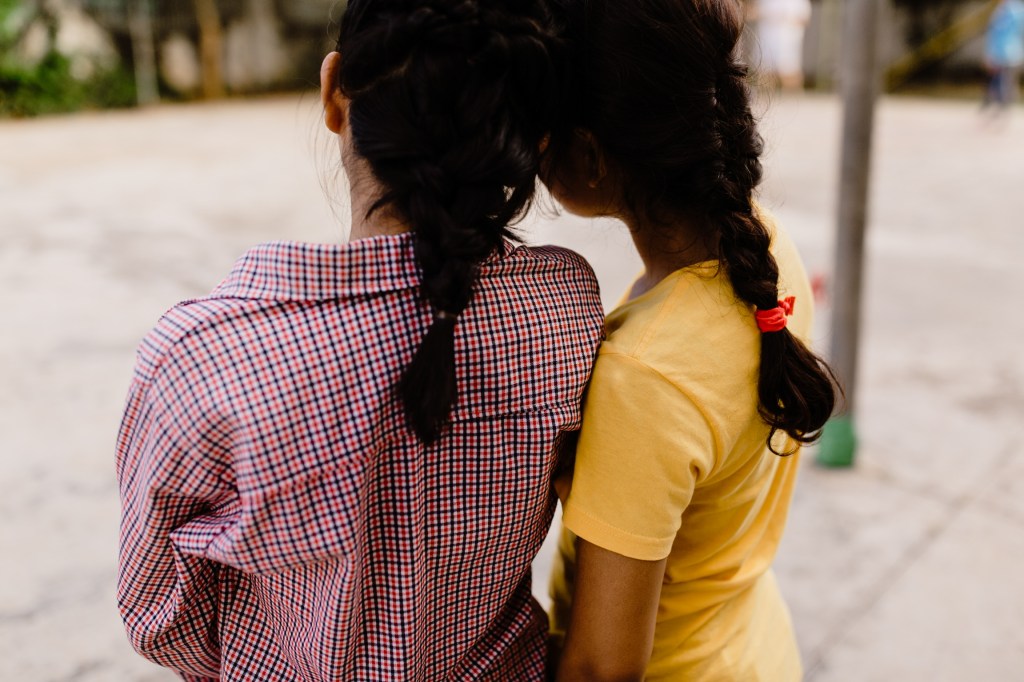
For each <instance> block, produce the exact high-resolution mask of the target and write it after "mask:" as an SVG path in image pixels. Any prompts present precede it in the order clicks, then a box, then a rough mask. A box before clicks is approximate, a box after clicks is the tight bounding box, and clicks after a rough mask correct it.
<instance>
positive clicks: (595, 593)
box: [557, 538, 666, 682]
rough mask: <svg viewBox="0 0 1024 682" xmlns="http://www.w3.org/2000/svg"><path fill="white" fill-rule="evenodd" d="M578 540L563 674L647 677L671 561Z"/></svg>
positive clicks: (596, 678) (567, 678)
mask: <svg viewBox="0 0 1024 682" xmlns="http://www.w3.org/2000/svg"><path fill="white" fill-rule="evenodd" d="M576 542H577V545H576V583H575V595H574V598H573V605H572V614H571V616H570V619H569V630H568V633H567V635H566V640H565V647H564V649H563V652H562V657H561V662H560V665H559V670H558V678H557V679H558V681H559V682H575V681H576V680H587V681H589V682H612V681H614V682H619V681H623V682H625V681H627V680H642V679H643V678H644V672H645V671H646V669H647V663H648V661H649V660H650V656H651V648H652V646H653V643H654V625H655V620H656V617H657V613H658V600H659V598H660V597H661V585H662V581H663V579H664V575H665V562H666V560H665V559H662V560H660V561H640V560H638V559H630V558H628V557H625V556H622V555H620V554H616V553H615V552H611V551H608V550H606V549H602V548H600V547H598V546H597V545H594V544H591V543H589V542H587V541H586V540H583V539H582V538H580V539H578V540H577V541H576Z"/></svg>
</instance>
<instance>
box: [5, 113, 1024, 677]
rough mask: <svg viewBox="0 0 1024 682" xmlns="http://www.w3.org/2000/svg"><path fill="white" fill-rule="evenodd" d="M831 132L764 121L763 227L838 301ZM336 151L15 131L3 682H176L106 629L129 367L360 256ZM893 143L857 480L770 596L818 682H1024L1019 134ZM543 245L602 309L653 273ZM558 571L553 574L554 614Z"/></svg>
mask: <svg viewBox="0 0 1024 682" xmlns="http://www.w3.org/2000/svg"><path fill="white" fill-rule="evenodd" d="M839 121H840V111H839V106H838V104H837V102H836V101H835V100H834V99H832V98H820V97H812V96H807V97H780V98H778V99H776V100H775V101H773V102H771V103H770V105H768V106H767V107H766V114H765V121H764V130H765V132H766V136H767V139H768V147H769V149H768V155H767V167H768V179H767V182H766V185H765V188H764V194H763V203H764V204H765V205H766V206H767V207H768V208H770V209H771V210H773V211H774V212H775V213H776V214H777V216H778V217H779V218H780V220H781V222H782V223H783V224H784V225H786V226H787V228H788V229H789V230H790V232H791V233H792V234H793V236H794V238H795V239H796V241H797V243H798V244H799V246H800V248H801V250H802V252H803V254H804V256H805V259H806V261H807V264H808V267H809V269H810V270H811V271H812V272H814V273H821V274H824V275H826V276H827V274H828V271H829V269H830V264H831V260H832V253H831V250H832V242H833V230H834V227H833V220H832V216H833V213H834V206H835V188H836V186H837V179H836V176H837V168H838V159H837V150H838V135H839V132H838V131H839ZM319 131H320V125H319V120H318V112H317V110H316V101H315V98H313V97H305V98H284V99H271V100H265V101H256V102H252V101H250V102H233V103H225V104H218V105H195V106H164V107H159V108H155V109H151V110H148V111H143V112H126V113H110V114H89V115H80V116H72V117H57V118H48V119H45V120H39V121H11V122H2V123H0V680H12V681H13V680H26V681H32V682H36V681H39V682H43V681H47V682H48V681H54V682H56V681H71V680H75V681H80V682H96V681H100V680H110V681H115V682H116V681H138V682H158V681H160V680H168V679H173V676H171V675H169V674H168V673H166V672H164V671H162V670H160V669H158V668H155V667H153V666H151V665H149V664H148V663H146V662H145V661H142V660H141V659H139V658H138V657H136V656H135V655H134V653H133V652H132V651H131V649H130V647H129V646H128V644H127V642H126V640H125V638H124V635H123V633H122V631H121V626H120V622H119V619H118V615H117V612H116V608H115V605H114V575H115V565H114V562H115V553H116V546H117V517H118V500H117V489H116V485H115V482H114V475H113V440H114V435H115V433H116V430H117V426H118V422H119V418H120V410H121V406H122V401H123V397H124V392H125V390H126V388H127V385H128V379H129V375H130V372H131V367H132V362H133V353H134V348H135V345H136V344H137V343H138V341H139V339H140V338H141V336H142V335H143V334H144V333H145V331H146V330H147V329H148V328H149V327H151V326H152V325H153V323H154V322H155V321H156V319H157V318H158V317H159V315H160V314H161V313H162V312H163V310H165V309H166V308H168V307H170V306H171V305H173V304H174V303H175V302H176V301H178V300H181V299H185V298H189V297H192V296H195V295H200V294H202V293H204V292H206V291H208V290H209V289H210V288H212V287H213V285H215V284H216V283H217V282H218V281H219V279H220V278H221V277H223V275H224V274H226V273H227V271H228V270H229V268H230V267H231V264H232V262H233V261H234V259H235V258H236V257H237V256H238V255H239V254H240V253H241V252H242V251H243V250H245V248H246V247H248V246H249V245H251V244H253V243H255V242H259V241H264V240H269V239H299V240H311V241H338V240H341V239H343V238H344V233H345V229H344V223H345V220H343V219H339V218H337V217H336V216H343V217H344V216H345V215H346V214H347V210H346V207H345V203H344V198H343V197H344V189H343V187H342V184H343V183H342V182H341V179H340V178H339V177H338V174H337V173H336V167H335V166H336V162H335V153H334V150H333V149H332V147H331V141H330V139H329V138H328V136H327V135H326V134H324V133H321V132H319ZM877 142H878V144H877V147H878V154H877V156H876V160H875V175H874V189H873V197H874V206H873V209H872V211H871V216H872V220H871V223H872V224H871V232H870V236H869V269H868V272H867V289H866V295H865V327H864V331H865V336H864V340H863V360H862V373H861V376H860V378H859V379H860V393H859V403H858V405H857V412H858V424H859V431H860V437H861V443H862V447H861V452H860V457H859V460H858V463H857V466H856V467H855V468H854V469H852V470H848V471H829V470H823V469H821V468H819V467H817V466H816V465H814V463H813V457H812V456H805V461H804V466H803V471H802V479H801V482H800V486H799V489H798V492H797V496H796V499H795V503H794V506H793V510H792V514H791V523H790V528H789V530H788V533H787V536H786V539H785V541H784V544H783V547H782V550H781V552H780V556H779V558H778V562H777V573H778V575H779V579H780V582H781V584H782V586H783V590H784V592H785V594H786V596H787V598H788V600H789V602H790V604H791V606H792V611H793V617H794V621H795V623H796V628H797V631H798V634H799V639H800V643H801V647H802V650H803V655H804V659H805V664H806V667H807V672H808V674H807V679H809V680H814V681H817V682H838V681H851V682H853V681H856V682H871V681H876V680H877V681H882V680H886V681H888V680H900V681H901V682H916V681H921V682H925V681H927V682H943V681H948V682H954V681H955V682H960V681H963V680H973V679H977V680H985V681H986V682H989V681H996V682H998V681H1007V682H1009V681H1010V680H1020V679H1021V670H1024V580H1022V578H1021V576H1022V575H1024V458H1022V457H1021V454H1022V452H1021V450H1022V446H1021V442H1022V439H1021V437H1022V435H1024V354H1022V352H1021V350H1022V347H1021V338H1022V333H1024V315H1021V313H1020V300H1021V296H1022V295H1024V269H1022V268H1021V267H1020V261H1021V259H1022V257H1024V184H1022V183H1024V112H1022V111H1017V112H1016V113H1015V114H1014V117H1013V119H1012V120H1010V121H1008V122H1007V123H1006V125H1004V126H1000V127H995V126H991V125H985V124H983V122H982V121H981V120H980V119H979V117H978V115H977V112H976V110H975V107H973V106H972V105H969V104H966V103H944V102H939V101H928V100H916V99H900V100H886V101H885V102H883V104H882V106H881V111H880V116H879V130H878V140H877ZM322 185H323V186H326V187H328V188H329V191H328V192H327V193H326V194H325V192H324V191H323V190H322V188H321V186H322ZM332 203H333V205H334V206H333V209H332ZM524 230H525V231H526V234H527V235H528V238H529V239H530V240H531V241H534V242H556V243H560V244H564V245H567V246H570V247H572V248H575V249H577V250H579V251H580V252H581V253H583V254H584V255H585V256H587V257H588V258H589V259H590V260H591V262H592V263H593V264H594V267H595V269H596V270H597V272H598V275H599V277H600V279H601V282H602V287H603V291H604V298H605V302H606V304H607V305H609V306H611V305H613V304H614V301H615V300H617V298H618V297H619V295H620V294H621V292H622V290H623V289H624V287H625V286H626V284H627V283H628V281H629V280H630V278H631V277H632V276H633V275H634V274H636V272H638V269H639V265H638V262H637V260H636V258H635V256H634V255H632V253H631V251H630V245H629V241H628V235H626V234H625V232H624V231H623V229H622V228H621V227H619V226H617V225H616V224H614V223H611V222H607V221H605V222H601V221H598V222H592V221H584V220H579V219H575V218H571V217H567V216H562V217H552V216H547V217H544V216H540V217H535V218H534V219H531V220H530V221H528V223H527V225H525V226H524ZM821 313H822V314H821V315H820V316H819V320H818V329H819V331H818V334H817V336H818V340H819V341H820V342H821V343H822V344H826V342H827V338H826V337H827V328H828V327H827V322H828V307H827V302H826V303H825V305H823V307H822V309H821ZM823 347H827V345H823ZM808 454H811V453H808ZM549 565H550V547H548V548H547V549H546V550H545V552H544V553H543V554H542V555H541V557H539V558H538V562H537V574H538V581H537V582H538V585H537V590H536V591H537V593H538V595H539V596H540V598H541V599H544V577H543V575H544V573H545V572H546V571H547V569H548V566H549Z"/></svg>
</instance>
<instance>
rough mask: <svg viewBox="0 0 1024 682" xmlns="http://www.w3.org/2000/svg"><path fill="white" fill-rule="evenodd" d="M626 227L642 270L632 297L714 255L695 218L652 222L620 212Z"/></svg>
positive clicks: (711, 258)
mask: <svg viewBox="0 0 1024 682" xmlns="http://www.w3.org/2000/svg"><path fill="white" fill-rule="evenodd" d="M621 219H622V220H623V221H624V222H625V223H626V225H627V226H628V227H629V232H630V235H631V236H632V237H633V244H634V245H635V246H636V250H637V253H638V254H639V255H640V260H642V261H643V264H644V272H643V274H642V275H641V276H640V278H639V279H638V280H637V281H636V283H635V284H634V285H633V289H632V290H631V291H630V293H629V298H630V299H633V298H636V297H637V296H640V295H642V294H644V293H646V292H648V291H650V290H651V289H653V288H654V287H655V286H656V285H657V284H658V283H659V282H661V281H662V280H663V279H665V278H666V277H668V276H669V275H671V274H672V273H674V272H676V271H678V270H681V269H683V268H685V267H689V266H691V265H695V264H696V263H702V262H704V261H707V260H713V259H714V258H715V253H714V251H713V250H712V249H711V248H710V247H709V246H708V244H707V243H706V241H705V240H704V239H703V238H702V236H701V233H702V232H703V231H702V230H701V229H699V227H698V225H697V224H696V222H695V221H693V220H691V219H688V218H683V217H676V218H674V219H673V220H672V221H671V222H666V223H655V222H653V221H648V220H643V219H639V218H637V217H636V216H633V215H629V216H621Z"/></svg>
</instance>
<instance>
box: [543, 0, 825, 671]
mask: <svg viewBox="0 0 1024 682" xmlns="http://www.w3.org/2000/svg"><path fill="white" fill-rule="evenodd" d="M556 5H557V6H559V8H560V10H559V11H560V13H561V14H562V15H563V16H562V21H564V23H565V25H566V27H567V29H566V30H567V41H568V45H569V52H570V53H571V55H572V57H571V59H570V63H571V78H570V80H569V82H570V83H573V84H574V90H573V92H572V93H570V94H571V97H570V98H569V100H570V101H571V102H572V103H573V105H574V107H573V108H572V109H571V110H569V111H568V115H567V120H566V121H564V123H563V125H562V126H560V128H561V129H560V131H559V132H558V133H557V134H556V135H554V136H553V139H552V146H553V148H554V152H553V163H552V165H551V167H550V168H547V169H546V171H545V176H546V177H545V181H546V182H547V184H548V185H549V187H550V188H551V189H552V191H553V193H554V194H555V195H556V196H557V197H558V198H559V199H560V200H561V202H562V203H563V204H564V205H565V206H566V207H567V208H568V209H569V210H571V211H573V212H575V213H579V214H582V215H587V216H594V215H610V216H615V217H618V218H620V219H621V220H623V221H624V222H625V223H626V225H627V226H628V227H629V229H630V232H631V234H632V237H633V241H634V243H635V245H636V248H637V251H638V252H639V255H640V256H641V258H642V260H643V263H644V266H645V270H644V273H643V274H642V275H641V276H640V278H639V279H638V280H637V281H636V282H635V284H634V285H633V287H632V289H631V291H629V292H628V294H627V296H626V297H625V299H624V301H623V303H622V304H621V305H620V306H619V307H618V308H617V309H616V310H615V311H613V312H612V313H611V314H610V315H609V316H608V318H607V321H606V333H607V339H606V341H605V342H604V343H603V344H602V346H601V349H600V353H599V355H598V359H597V362H596V366H595V368H594V374H593V377H592V379H591V382H590V386H589V388H588V393H587V398H586V401H585V406H584V418H583V428H582V431H581V434H580V440H579V444H578V447H577V450H576V460H575V465H574V471H573V473H572V476H571V478H570V477H566V478H565V479H560V480H559V481H558V484H557V485H558V488H559V494H560V496H561V497H562V498H563V506H564V518H563V524H564V527H565V529H567V530H566V531H565V532H564V533H563V535H562V538H561V543H560V557H559V561H558V562H557V563H556V567H555V575H554V578H553V582H552V594H553V597H554V599H555V605H554V609H553V612H552V623H553V633H554V634H555V636H556V637H558V636H560V635H561V634H562V633H563V632H566V636H565V641H564V649H563V653H562V657H561V665H560V668H559V670H558V679H559V680H560V681H563V682H569V681H571V680H587V681H588V682H597V681H601V680H640V679H647V680H666V681H667V680H686V681H687V682H702V681H706V682H711V681H714V682H757V681H762V682H791V681H795V680H798V679H800V676H801V666H800V658H799V653H798V651H797V647H796V643H795V639H794V636H793V630H792V627H791V624H790V618H789V614H788V611H787V608H786V606H785V603H784V602H783V600H782V598H781V596H780V593H779V590H778V588H777V587H776V583H775V579H774V577H773V575H772V572H771V570H770V567H771V563H772V560H773V557H774V555H775V551H776V549H777V547H778V544H779V540H780V537H781V535H782V531H783V527H784V525H785V520H786V513H787V509H788V507H789V503H790V498H791V495H792V491H793V483H794V479H795V477H796V473H797V465H798V459H797V457H798V456H797V452H798V450H799V448H800V446H801V445H803V444H806V443H809V442H812V441H813V440H814V439H815V438H816V437H817V435H818V434H819V433H820V430H821V428H822V427H823V425H824V424H825V422H826V420H827V419H828V418H829V416H830V415H831V413H832V410H833V406H834V402H835V398H836V395H835V394H836V390H837V389H836V388H835V385H834V383H833V377H832V374H831V371H830V370H829V368H828V367H827V366H826V365H825V363H824V362H823V361H822V360H821V359H819V358H818V357H817V356H816V355H814V354H813V353H812V352H811V351H810V350H809V349H808V346H807V339H808V334H809V332H810V328H811V314H812V309H811V306H812V298H811V290H810V287H809V285H808V281H807V277H806V275H805V272H804V270H803V267H802V265H801V262H800V258H799V256H798V255H797V252H796V250H795V248H794V246H793V244H792V243H791V242H790V240H789V239H788V238H787V236H786V235H785V233H783V232H782V231H781V230H779V229H778V228H777V227H776V226H775V225H774V223H773V222H772V221H771V219H770V218H769V217H768V215H767V214H766V213H764V212H763V211H761V210H760V209H759V208H758V206H757V205H756V204H755V203H754V200H753V195H754V191H755V189H756V187H757V186H758V183H759V182H760V180H761V163H760V160H759V157H760V155H761V151H762V143H761V138H760V137H759V134H758V132H757V128H756V125H755V121H754V118H753V116H752V115H751V110H750V103H749V100H748V93H747V88H746V84H745V76H746V69H745V67H744V66H743V65H742V64H741V63H739V62H738V61H737V57H736V45H737V41H738V39H739V37H740V32H741V28H742V26H741V18H740V9H739V3H736V2H735V1H734V0H631V1H630V2H619V1H618V0H556ZM566 629H567V630H566Z"/></svg>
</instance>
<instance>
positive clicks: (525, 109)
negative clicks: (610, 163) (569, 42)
mask: <svg viewBox="0 0 1024 682" xmlns="http://www.w3.org/2000/svg"><path fill="white" fill-rule="evenodd" d="M338 48H339V51H340V52H341V53H342V67H341V72H340V77H339V86H340V88H341V90H342V92H343V93H344V94H345V95H346V96H348V97H349V98H350V100H351V104H350V109H349V122H350V125H351V127H352V136H353V141H354V146H355V150H356V152H357V153H358V154H359V155H360V156H362V157H363V158H365V159H366V160H367V162H368V163H369V165H370V168H371V169H372V170H373V173H374V175H375V176H376V178H377V179H378V180H379V181H380V183H381V184H382V185H383V186H384V188H385V193H384V194H383V195H382V196H381V197H380V198H379V199H378V200H377V201H376V203H375V204H374V206H373V208H372V209H371V211H370V212H371V214H372V213H373V212H374V211H376V210H378V209H380V208H382V207H385V206H387V207H389V208H390V209H392V210H395V211H396V212H397V213H398V214H399V215H400V216H401V217H402V218H403V219H404V220H406V221H407V222H408V224H409V225H410V226H411V228H412V230H413V231H414V232H415V235H416V241H415V254H416V260H417V263H418V264H419V267H420V270H421V273H422V293H423V298H424V300H425V302H426V304H427V305H429V307H430V310H431V312H432V314H433V321H432V323H431V324H430V327H429V329H428V331H427V333H426V336H425V337H424V339H423V341H422V342H421V344H420V346H419V348H418V349H417V351H416V353H415V355H414V357H413V359H412V362H411V363H410V365H409V366H408V367H407V369H406V371H405V374H404V375H403V377H402V379H401V382H400V384H399V393H400V396H401V399H402V402H403V405H404V407H405V411H406V414H407V417H408V419H409V423H410V425H411V427H412V428H413V430H414V431H415V433H416V434H417V435H418V436H419V437H420V438H421V439H422V440H423V441H425V442H431V441H433V440H434V439H435V438H436V437H437V436H438V434H439V432H440V430H441V429H442V428H443V426H444V424H445V423H446V422H447V420H448V416H449V414H450V412H451V409H452V407H453V405H454V404H455V402H456V400H457V397H458V389H457V385H456V373H455V346H454V344H455V327H456V324H457V320H458V317H459V315H461V314H462V312H463V311H464V310H465V309H466V307H467V306H468V305H469V303H470V300H471V299H472V296H473V287H474V283H475V281H476V276H477V271H478V268H479V266H480V264H481V263H482V262H483V261H484V260H485V259H486V258H487V257H488V256H489V255H490V254H492V253H493V252H494V251H495V249H496V248H497V247H498V246H499V245H500V244H501V243H502V240H503V239H505V238H514V235H513V233H512V232H511V230H510V229H509V225H510V224H511V223H513V222H514V221H515V220H516V219H517V218H518V217H520V216H521V215H522V214H523V212H524V211H525V209H526V208H527V206H528V204H529V202H530V200H531V198H532V196H533V191H534V186H535V178H536V175H537V172H538V170H539V165H540V159H541V146H542V140H543V138H544V136H545V135H546V134H547V133H548V132H549V130H550V129H551V125H552V120H553V116H554V112H555V110H556V108H557V102H556V97H557V95H558V82H559V75H560V74H559V67H558V59H557V48H558V43H557V40H556V38H555V36H554V33H553V31H552V30H551V24H550V17H549V15H548V14H547V12H546V10H545V7H544V5H543V4H542V3H541V2H537V1H535V0H505V1H501V0H496V1H495V0H492V1H490V2H480V1H477V0H448V1H445V0H428V1H427V2H413V1H411V0H405V1H402V0H393V1H388V0H352V1H351V2H350V3H349V5H348V9H347V10H346V13H345V17H344V19H343V22H342V32H341V38H340V39H339V42H338Z"/></svg>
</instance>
